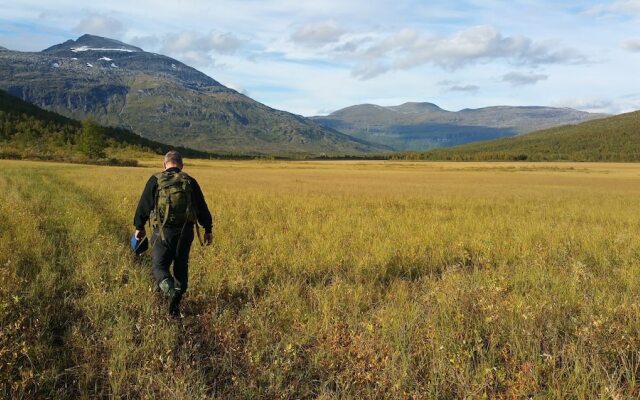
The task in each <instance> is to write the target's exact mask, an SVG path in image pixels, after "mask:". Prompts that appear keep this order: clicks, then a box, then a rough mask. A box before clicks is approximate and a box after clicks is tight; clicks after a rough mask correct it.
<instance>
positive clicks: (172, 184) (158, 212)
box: [153, 171, 200, 240]
mask: <svg viewBox="0 0 640 400" xmlns="http://www.w3.org/2000/svg"><path fill="white" fill-rule="evenodd" d="M154 176H155V177H156V179H157V180H158V189H157V191H156V198H155V208H154V211H153V218H154V221H155V222H154V225H155V226H157V227H158V228H159V229H158V230H159V231H160V237H161V238H162V240H164V232H163V230H164V229H163V228H164V227H165V225H169V226H174V227H177V226H182V227H184V226H185V225H186V224H189V223H192V224H195V223H196V221H197V217H196V213H195V210H194V207H193V203H192V201H191V196H192V194H193V187H192V185H191V177H190V176H189V175H187V174H185V173H184V172H182V171H180V172H169V171H163V172H160V173H158V174H155V175H154ZM196 225H197V224H196ZM198 233H200V232H198Z"/></svg>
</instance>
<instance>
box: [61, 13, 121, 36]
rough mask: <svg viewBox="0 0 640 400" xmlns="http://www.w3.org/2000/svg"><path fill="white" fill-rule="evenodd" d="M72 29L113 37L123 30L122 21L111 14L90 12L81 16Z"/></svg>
mask: <svg viewBox="0 0 640 400" xmlns="http://www.w3.org/2000/svg"><path fill="white" fill-rule="evenodd" d="M73 31H74V32H78V33H83V34H84V33H89V34H92V35H100V36H107V37H110V38H113V37H118V36H119V35H120V34H121V33H122V32H123V31H124V26H123V25H122V22H120V21H119V20H117V19H116V18H114V17H112V16H109V15H102V14H91V15H88V16H86V17H84V18H82V19H81V20H80V22H79V23H78V25H76V26H75V27H74V28H73Z"/></svg>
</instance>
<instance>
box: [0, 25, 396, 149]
mask: <svg viewBox="0 0 640 400" xmlns="http://www.w3.org/2000/svg"><path fill="white" fill-rule="evenodd" d="M0 89H4V90H6V91H7V92H8V93H10V94H12V95H15V96H18V97H20V98H21V99H23V100H25V101H28V102H30V103H33V104H35V105H37V106H40V107H42V108H44V109H47V110H50V111H55V112H58V113H60V114H62V115H65V116H67V117H71V118H75V119H84V118H86V117H88V116H93V117H95V118H96V120H97V121H98V122H99V123H101V124H103V125H109V126H117V127H122V128H127V129H130V130H132V131H134V132H135V133H138V134H140V135H141V136H143V137H145V138H148V139H152V140H155V141H160V142H163V143H168V144H171V145H179V146H186V147H191V148H195V149H199V150H204V151H209V152H216V153H228V154H280V155H295V154H314V155H319V154H328V155H341V154H359V155H362V154H367V153H372V152H377V153H379V152H384V151H389V150H390V149H389V148H388V147H386V146H384V145H380V144H372V143H369V142H367V141H366V140H363V139H357V138H353V137H350V136H347V135H345V134H342V133H340V132H337V131H335V130H333V129H331V128H327V127H322V126H320V125H318V124H316V123H315V122H313V121H311V120H310V119H307V118H304V117H302V116H298V115H294V114H291V113H288V112H284V111H279V110H275V109H272V108H270V107H267V106H265V105H264V104H261V103H259V102H257V101H255V100H252V99H251V98H249V97H247V96H244V95H242V94H240V93H238V92H236V91H234V90H232V89H229V88H227V87H225V86H223V85H221V84H220V83H219V82H217V81H216V80H214V79H212V78H210V77H209V76H207V75H205V74H203V73H201V72H199V71H197V70H195V69H194V68H191V67H189V66H187V65H185V64H183V63H181V62H179V61H177V60H174V59H172V58H169V57H166V56H163V55H160V54H155V53H149V52H145V51H143V50H142V49H140V48H139V47H135V46H131V45H128V44H126V43H123V42H120V41H117V40H113V39H108V38H103V37H99V36H92V35H83V36H81V37H80V38H78V39H77V40H75V41H74V40H69V41H67V42H64V43H62V44H58V45H55V46H52V47H50V48H48V49H46V50H43V51H41V52H34V53H30V52H16V51H9V50H2V51H0Z"/></svg>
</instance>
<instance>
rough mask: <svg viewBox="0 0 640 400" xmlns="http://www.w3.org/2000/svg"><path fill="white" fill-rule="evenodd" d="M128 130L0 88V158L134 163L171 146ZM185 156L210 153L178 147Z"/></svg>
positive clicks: (162, 151) (201, 155)
mask: <svg viewBox="0 0 640 400" xmlns="http://www.w3.org/2000/svg"><path fill="white" fill-rule="evenodd" d="M172 148H173V147H172V146H168V145H165V144H162V143H158V142H154V141H152V140H148V139H144V138H142V137H140V136H138V135H136V134H134V133H132V132H130V131H127V130H124V129H117V128H106V127H101V126H99V125H97V124H96V123H95V122H93V121H92V120H90V119H89V120H85V121H84V122H82V123H81V122H79V121H75V120H72V119H69V118H66V117H63V116H61V115H59V114H56V113H54V112H50V111H45V110H43V109H41V108H38V107H36V106H34V105H32V104H30V103H27V102H25V101H22V100H21V99H19V98H17V97H14V96H11V95H9V94H7V93H6V92H4V91H1V90H0V158H13V159H22V158H25V159H44V160H60V161H74V162H91V163H107V164H127V165H131V164H135V163H136V161H135V160H130V159H127V157H144V156H146V157H148V156H153V155H155V154H159V153H164V152H167V151H169V150H170V149H172ZM179 150H180V151H182V152H183V153H185V155H187V156H200V157H207V156H209V154H207V153H204V152H199V151H195V150H190V149H185V148H179Z"/></svg>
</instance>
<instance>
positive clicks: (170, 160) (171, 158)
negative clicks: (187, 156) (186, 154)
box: [162, 150, 183, 169]
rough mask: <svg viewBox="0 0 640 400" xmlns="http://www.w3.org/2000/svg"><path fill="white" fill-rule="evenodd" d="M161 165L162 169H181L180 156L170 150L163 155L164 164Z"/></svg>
mask: <svg viewBox="0 0 640 400" xmlns="http://www.w3.org/2000/svg"><path fill="white" fill-rule="evenodd" d="M162 165H164V169H169V168H174V167H177V168H180V169H182V167H183V164H182V156H181V155H180V153H178V152H177V151H175V150H171V151H170V152H168V153H167V154H165V156H164V162H163V163H162Z"/></svg>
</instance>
